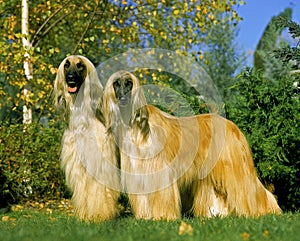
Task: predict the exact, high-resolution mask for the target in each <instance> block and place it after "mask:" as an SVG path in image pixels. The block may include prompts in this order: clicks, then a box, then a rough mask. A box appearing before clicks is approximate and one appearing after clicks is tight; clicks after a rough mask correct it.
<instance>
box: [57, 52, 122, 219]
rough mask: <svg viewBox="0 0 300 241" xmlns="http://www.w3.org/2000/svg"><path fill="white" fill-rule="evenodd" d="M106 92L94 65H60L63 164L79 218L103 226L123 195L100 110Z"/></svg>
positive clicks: (76, 61) (69, 61) (70, 61)
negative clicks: (120, 191) (101, 223)
mask: <svg viewBox="0 0 300 241" xmlns="http://www.w3.org/2000/svg"><path fill="white" fill-rule="evenodd" d="M102 97H103V88H102V85H101V83H100V81H99V79H98V75H97V72H96V69H95V67H94V65H93V64H92V63H91V62H90V61H89V60H88V59H87V58H85V57H83V56H78V55H75V56H74V55H73V56H69V57H67V58H65V59H64V60H63V61H62V63H61V64H60V66H59V68H58V72H57V76H56V79H55V83H54V101H55V105H56V107H57V108H58V109H60V110H61V111H62V112H63V113H64V116H65V121H66V122H67V128H66V130H65V132H64V135H63V139H62V151H61V165H62V168H63V170H64V172H65V175H66V182H67V185H68V186H69V187H70V189H71V191H72V192H73V196H72V202H73V206H74V209H75V212H76V215H77V216H78V218H79V219H82V220H85V221H93V222H98V221H103V220H107V219H110V218H113V217H115V216H116V215H117V214H118V205H117V200H118V197H119V190H120V186H119V185H120V178H119V173H118V168H117V167H118V159H117V149H116V145H115V141H114V139H113V137H112V136H111V135H109V134H108V133H107V132H106V128H105V125H104V124H105V123H104V119H103V115H102V110H101V107H102V106H101V102H102Z"/></svg>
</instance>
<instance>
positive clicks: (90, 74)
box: [76, 56, 104, 124]
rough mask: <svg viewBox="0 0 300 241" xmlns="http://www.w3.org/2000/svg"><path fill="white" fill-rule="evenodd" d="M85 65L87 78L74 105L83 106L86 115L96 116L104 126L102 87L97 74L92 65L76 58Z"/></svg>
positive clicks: (84, 59)
mask: <svg viewBox="0 0 300 241" xmlns="http://www.w3.org/2000/svg"><path fill="white" fill-rule="evenodd" d="M78 57H79V58H80V59H81V60H82V61H83V62H84V64H85V65H86V68H87V76H86V79H85V81H84V84H83V85H82V87H81V90H80V91H79V92H81V91H82V90H83V93H82V92H81V93H78V95H77V97H76V103H80V104H82V105H83V106H81V107H82V108H83V110H85V111H87V112H89V113H87V114H89V115H93V116H96V118H97V119H99V120H100V121H101V122H102V123H103V124H104V118H103V114H102V97H103V87H102V85H101V82H100V80H99V77H98V73H97V70H96V68H95V67H94V65H93V63H92V62H90V61H89V60H88V59H87V58H85V57H83V56H78Z"/></svg>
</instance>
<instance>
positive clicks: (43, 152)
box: [0, 124, 65, 206]
mask: <svg viewBox="0 0 300 241" xmlns="http://www.w3.org/2000/svg"><path fill="white" fill-rule="evenodd" d="M24 128H26V129H24ZM61 135H62V132H61V130H60V129H57V128H55V127H54V126H52V127H51V128H46V127H43V126H40V125H37V124H32V125H28V126H26V127H24V126H23V125H11V126H9V127H6V126H1V127H0V175H1V179H0V180H1V181H0V182H1V184H0V199H1V206H4V205H6V204H7V203H18V202H24V201H26V200H29V199H30V200H43V199H56V198H60V197H62V196H63V195H64V193H65V185H64V176H63V174H62V171H61V169H60V162H59V154H60V140H61Z"/></svg>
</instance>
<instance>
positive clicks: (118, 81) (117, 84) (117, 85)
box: [113, 79, 121, 88]
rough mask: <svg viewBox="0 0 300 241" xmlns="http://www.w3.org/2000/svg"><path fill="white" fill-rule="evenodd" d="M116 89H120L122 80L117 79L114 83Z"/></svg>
mask: <svg viewBox="0 0 300 241" xmlns="http://www.w3.org/2000/svg"><path fill="white" fill-rule="evenodd" d="M113 86H114V88H118V87H120V86H121V85H120V79H115V81H114V83H113Z"/></svg>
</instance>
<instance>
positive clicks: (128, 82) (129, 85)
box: [125, 78, 133, 89]
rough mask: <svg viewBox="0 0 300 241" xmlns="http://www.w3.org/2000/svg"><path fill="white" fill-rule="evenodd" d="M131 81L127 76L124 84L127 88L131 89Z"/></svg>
mask: <svg viewBox="0 0 300 241" xmlns="http://www.w3.org/2000/svg"><path fill="white" fill-rule="evenodd" d="M132 85H133V84H132V81H131V79H130V78H128V79H126V80H125V86H126V87H127V88H129V89H131V88H132Z"/></svg>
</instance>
